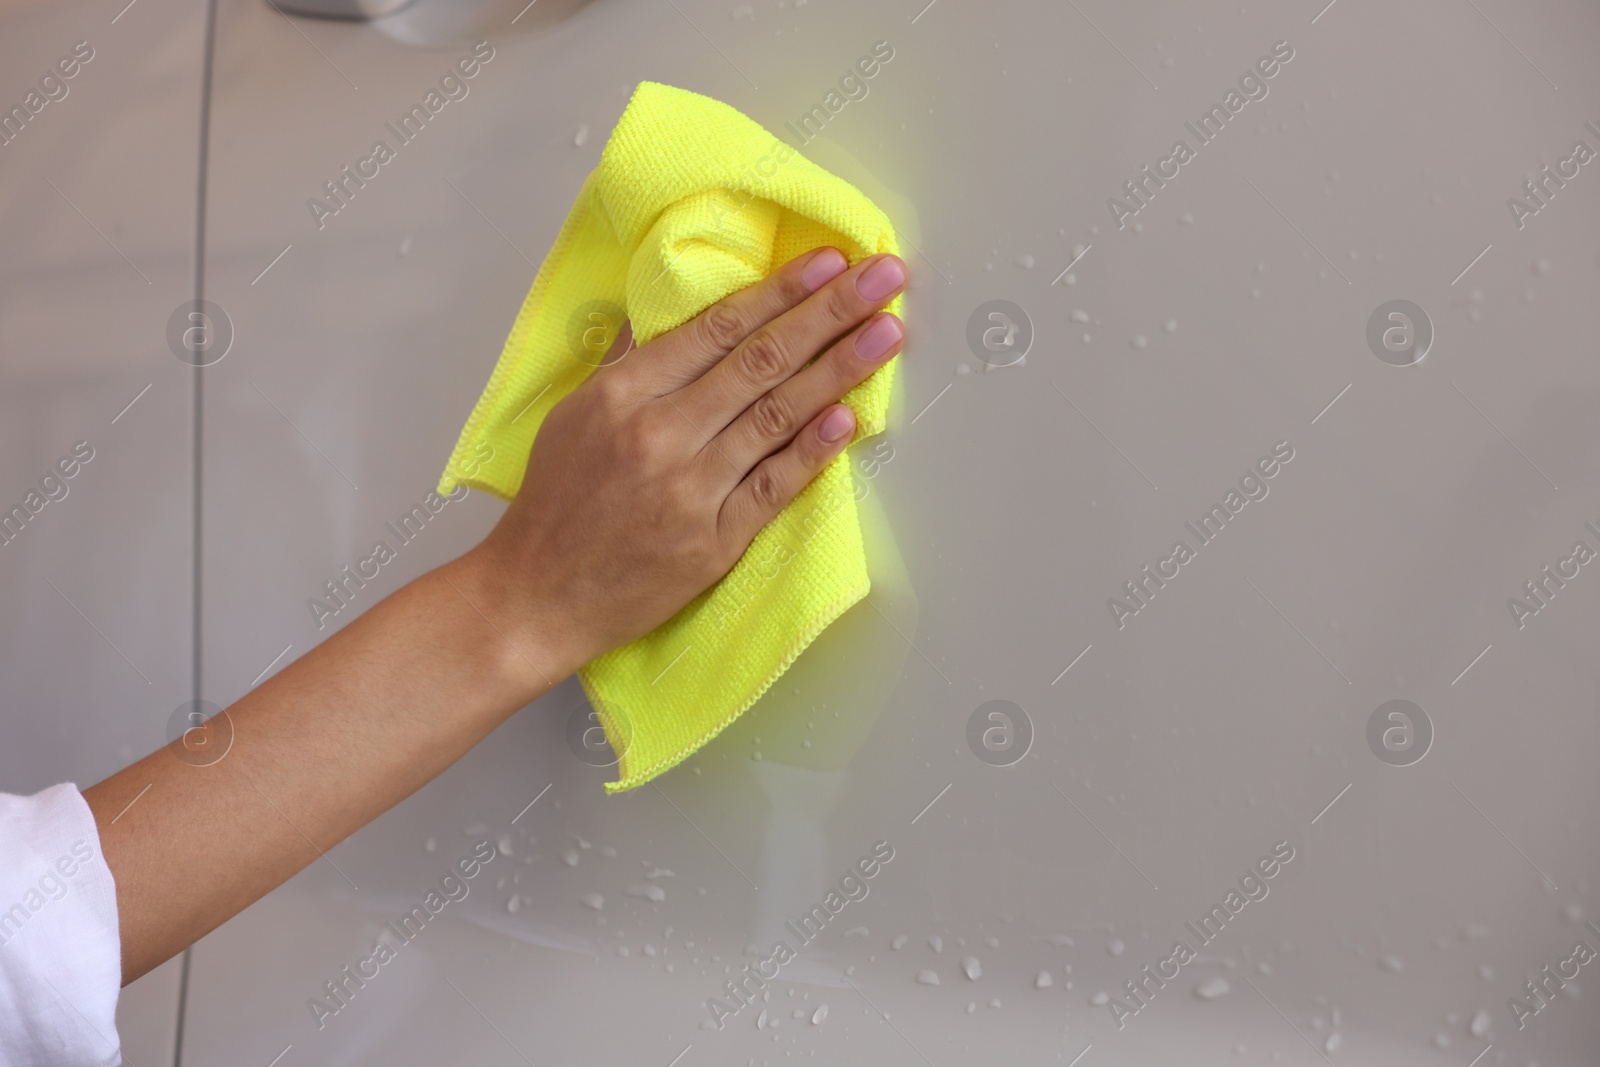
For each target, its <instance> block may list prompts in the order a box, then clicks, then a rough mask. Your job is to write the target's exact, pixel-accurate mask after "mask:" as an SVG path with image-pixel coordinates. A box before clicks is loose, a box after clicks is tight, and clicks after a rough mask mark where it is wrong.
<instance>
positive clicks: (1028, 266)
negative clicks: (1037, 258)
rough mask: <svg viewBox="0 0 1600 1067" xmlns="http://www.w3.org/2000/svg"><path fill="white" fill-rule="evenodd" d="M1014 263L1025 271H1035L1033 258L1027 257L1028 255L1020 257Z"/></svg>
mask: <svg viewBox="0 0 1600 1067" xmlns="http://www.w3.org/2000/svg"><path fill="white" fill-rule="evenodd" d="M1012 262H1013V263H1015V264H1016V265H1017V266H1019V267H1021V268H1022V269H1023V270H1032V269H1033V257H1032V256H1030V255H1027V254H1026V253H1024V254H1023V255H1020V256H1018V257H1017V258H1016V259H1014V260H1012Z"/></svg>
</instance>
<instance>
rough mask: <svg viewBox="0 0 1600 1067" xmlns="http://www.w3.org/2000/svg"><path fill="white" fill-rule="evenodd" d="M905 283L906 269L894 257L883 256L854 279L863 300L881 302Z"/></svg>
mask: <svg viewBox="0 0 1600 1067" xmlns="http://www.w3.org/2000/svg"><path fill="white" fill-rule="evenodd" d="M905 283H906V269H905V267H904V266H902V265H901V263H900V261H899V260H898V259H896V258H895V257H894V256H884V257H883V258H882V259H880V260H878V262H876V263H874V264H873V265H872V266H870V267H868V268H867V269H866V272H865V273H864V274H862V275H861V277H859V278H857V279H856V292H857V293H858V294H860V296H861V299H863V300H882V299H883V298H884V297H886V296H888V295H889V294H890V293H892V292H894V291H895V290H896V289H898V288H900V287H901V286H902V285H904V284H905Z"/></svg>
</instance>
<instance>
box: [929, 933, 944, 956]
mask: <svg viewBox="0 0 1600 1067" xmlns="http://www.w3.org/2000/svg"><path fill="white" fill-rule="evenodd" d="M928 947H929V948H931V949H933V951H934V952H935V953H943V952H944V939H943V938H941V937H940V936H939V935H938V934H934V935H932V936H931V937H929V938H928Z"/></svg>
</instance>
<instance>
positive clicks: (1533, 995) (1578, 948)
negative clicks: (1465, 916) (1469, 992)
mask: <svg viewBox="0 0 1600 1067" xmlns="http://www.w3.org/2000/svg"><path fill="white" fill-rule="evenodd" d="M1584 925H1585V926H1587V927H1588V928H1589V932H1590V933H1592V934H1594V935H1595V936H1597V937H1600V926H1596V925H1595V924H1594V920H1593V919H1586V920H1584ZM1594 958H1595V950H1594V949H1592V948H1590V947H1589V943H1588V942H1587V941H1579V942H1578V943H1577V944H1575V945H1573V946H1572V953H1571V954H1570V955H1568V956H1567V957H1566V958H1565V959H1561V960H1557V961H1556V962H1555V963H1553V964H1551V963H1547V964H1545V965H1544V970H1542V971H1540V972H1539V973H1538V974H1537V975H1535V976H1534V977H1532V978H1530V979H1528V980H1527V981H1526V982H1524V983H1522V991H1523V993H1525V994H1526V996H1525V997H1507V998H1506V1007H1508V1008H1509V1009H1511V1017H1512V1018H1513V1019H1515V1020H1516V1021H1517V1029H1518V1030H1521V1029H1523V1028H1524V1027H1526V1026H1527V1025H1528V1020H1529V1019H1531V1018H1533V1017H1534V1016H1535V1015H1538V1014H1539V1013H1540V1012H1542V1011H1544V1009H1546V1008H1548V1007H1549V1006H1550V1005H1552V1004H1554V1003H1555V999H1556V994H1557V993H1559V992H1561V990H1562V989H1563V988H1565V986H1566V984H1567V983H1568V982H1571V981H1573V980H1574V979H1575V978H1577V977H1578V972H1579V971H1581V970H1582V969H1583V968H1584V967H1585V966H1586V965H1587V964H1589V963H1591V962H1593V960H1594Z"/></svg>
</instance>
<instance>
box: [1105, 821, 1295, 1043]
mask: <svg viewBox="0 0 1600 1067" xmlns="http://www.w3.org/2000/svg"><path fill="white" fill-rule="evenodd" d="M1292 859H1294V846H1292V845H1290V844H1289V842H1287V841H1279V842H1278V843H1277V844H1275V845H1273V846H1272V851H1271V853H1269V854H1268V855H1265V856H1262V857H1261V858H1260V859H1259V860H1257V861H1256V862H1255V865H1254V866H1252V867H1251V868H1250V869H1249V870H1248V871H1246V872H1245V873H1244V874H1243V875H1241V876H1240V878H1239V883H1238V887H1237V888H1230V889H1229V890H1228V892H1227V895H1226V896H1224V897H1223V898H1222V903H1220V904H1213V905H1211V910H1209V911H1207V912H1206V913H1205V914H1204V915H1203V916H1201V918H1200V924H1199V925H1198V926H1196V925H1195V924H1194V923H1192V922H1186V923H1184V924H1183V925H1184V927H1185V928H1187V929H1188V931H1189V933H1191V934H1193V935H1194V939H1195V946H1196V947H1198V948H1204V947H1205V946H1206V945H1209V944H1210V943H1211V942H1212V941H1215V940H1216V939H1217V936H1218V935H1219V934H1221V933H1222V929H1223V927H1225V926H1227V925H1228V923H1230V922H1231V921H1233V920H1234V919H1235V918H1237V917H1238V915H1239V913H1240V912H1242V911H1244V909H1245V905H1247V904H1252V903H1259V902H1261V901H1263V900H1266V899H1267V894H1268V893H1270V892H1271V891H1272V890H1271V887H1270V886H1269V885H1267V883H1268V882H1269V881H1271V880H1272V879H1273V878H1276V877H1277V876H1278V874H1279V873H1281V872H1282V870H1283V868H1284V867H1286V866H1288V864H1289V861H1290V860H1292ZM1199 956H1200V954H1199V952H1197V951H1196V948H1194V947H1190V945H1189V943H1188V942H1187V941H1185V940H1184V939H1183V938H1178V939H1177V940H1176V941H1174V942H1173V943H1172V950H1171V951H1170V952H1168V953H1167V955H1165V956H1163V957H1161V958H1160V959H1158V960H1156V961H1155V963H1153V964H1150V963H1147V964H1145V965H1144V966H1143V967H1141V968H1140V969H1139V975H1138V977H1136V978H1130V979H1128V980H1127V981H1126V982H1124V983H1122V989H1123V992H1125V993H1126V994H1127V995H1128V1003H1124V1002H1123V1001H1121V1000H1118V999H1117V998H1116V997H1111V998H1110V999H1109V1000H1107V1001H1106V1007H1107V1009H1109V1010H1110V1012H1111V1017H1112V1018H1113V1019H1115V1020H1116V1021H1117V1029H1118V1030H1121V1029H1122V1028H1123V1027H1125V1026H1127V1025H1128V1018H1129V1017H1130V1016H1133V1015H1137V1014H1139V1013H1140V1012H1141V1011H1143V1010H1144V1009H1145V1008H1147V1007H1149V1006H1150V1002H1151V1001H1152V1000H1154V999H1155V995H1156V993H1157V992H1159V991H1160V990H1161V989H1163V988H1165V986H1166V984H1167V983H1168V982H1171V981H1175V980H1176V979H1177V977H1178V974H1179V972H1180V971H1181V970H1182V968H1183V967H1184V966H1186V965H1188V964H1190V963H1193V962H1194V961H1195V960H1196V959H1198V958H1199ZM1152 968H1154V969H1153V970H1152Z"/></svg>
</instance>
